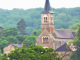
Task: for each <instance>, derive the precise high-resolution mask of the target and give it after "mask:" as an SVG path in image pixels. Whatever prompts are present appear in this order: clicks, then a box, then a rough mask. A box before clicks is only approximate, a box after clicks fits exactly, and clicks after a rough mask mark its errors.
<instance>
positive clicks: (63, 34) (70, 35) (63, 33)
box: [52, 29, 76, 39]
mask: <svg viewBox="0 0 80 60" xmlns="http://www.w3.org/2000/svg"><path fill="white" fill-rule="evenodd" d="M52 34H53V36H54V37H55V38H57V39H74V38H75V36H76V33H75V31H73V30H66V29H63V30H61V29H55V31H54V33H52Z"/></svg>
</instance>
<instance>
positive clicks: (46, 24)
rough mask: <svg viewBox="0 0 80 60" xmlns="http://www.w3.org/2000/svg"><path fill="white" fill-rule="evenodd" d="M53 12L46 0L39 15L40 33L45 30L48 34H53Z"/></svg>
mask: <svg viewBox="0 0 80 60" xmlns="http://www.w3.org/2000/svg"><path fill="white" fill-rule="evenodd" d="M53 14H54V12H53V11H51V8H50V3H49V0H46V3H45V7H44V11H42V13H41V32H42V31H43V30H44V29H45V28H46V29H47V30H48V31H49V32H50V33H53V32H54V22H53V21H54V16H53Z"/></svg>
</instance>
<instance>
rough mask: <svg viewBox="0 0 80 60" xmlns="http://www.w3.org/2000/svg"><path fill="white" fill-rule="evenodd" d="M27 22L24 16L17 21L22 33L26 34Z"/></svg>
mask: <svg viewBox="0 0 80 60" xmlns="http://www.w3.org/2000/svg"><path fill="white" fill-rule="evenodd" d="M26 27H27V25H26V22H25V20H24V19H23V18H21V19H20V21H19V22H18V23H17V28H18V30H19V31H20V34H21V35H26V34H27V33H26Z"/></svg>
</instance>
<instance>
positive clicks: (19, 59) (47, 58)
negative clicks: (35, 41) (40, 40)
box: [2, 45, 62, 60]
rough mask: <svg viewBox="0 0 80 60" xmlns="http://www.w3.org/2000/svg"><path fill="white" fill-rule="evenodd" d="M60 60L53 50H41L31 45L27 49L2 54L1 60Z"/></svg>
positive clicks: (41, 48) (40, 47)
mask: <svg viewBox="0 0 80 60" xmlns="http://www.w3.org/2000/svg"><path fill="white" fill-rule="evenodd" d="M4 59H5V60H8V59H9V60H62V59H61V58H60V57H58V53H56V52H54V49H53V48H43V47H42V46H34V45H31V46H29V47H28V48H27V49H26V48H24V47H22V48H21V49H19V48H17V49H15V50H14V51H11V53H9V54H4V55H3V56H2V60H4Z"/></svg>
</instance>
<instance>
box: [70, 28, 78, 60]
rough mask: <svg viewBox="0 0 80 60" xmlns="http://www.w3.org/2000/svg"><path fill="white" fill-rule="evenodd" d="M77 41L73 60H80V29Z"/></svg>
mask: <svg viewBox="0 0 80 60" xmlns="http://www.w3.org/2000/svg"><path fill="white" fill-rule="evenodd" d="M75 40H76V41H75ZM75 40H74V41H75V42H74V45H75V46H76V48H77V50H76V51H74V52H73V54H72V56H71V60H80V27H79V29H78V30H77V37H76V38H75Z"/></svg>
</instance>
